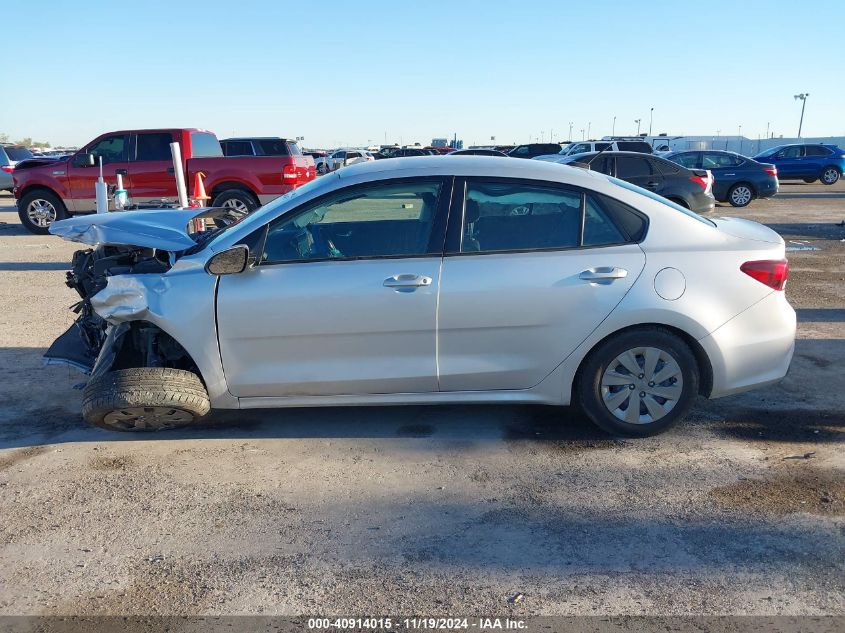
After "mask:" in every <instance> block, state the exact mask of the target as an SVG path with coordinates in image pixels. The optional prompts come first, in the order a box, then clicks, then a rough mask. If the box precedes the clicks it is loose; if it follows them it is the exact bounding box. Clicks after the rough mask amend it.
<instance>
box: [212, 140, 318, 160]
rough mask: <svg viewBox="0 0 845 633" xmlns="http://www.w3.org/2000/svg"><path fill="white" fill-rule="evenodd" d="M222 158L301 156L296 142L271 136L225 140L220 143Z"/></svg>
mask: <svg viewBox="0 0 845 633" xmlns="http://www.w3.org/2000/svg"><path fill="white" fill-rule="evenodd" d="M220 147H221V148H223V156H301V155H302V150H301V149H299V145H297V144H296V141H289V140H288V139H286V138H278V137H273V136H268V137H257V138H227V139H223V140H222V141H220Z"/></svg>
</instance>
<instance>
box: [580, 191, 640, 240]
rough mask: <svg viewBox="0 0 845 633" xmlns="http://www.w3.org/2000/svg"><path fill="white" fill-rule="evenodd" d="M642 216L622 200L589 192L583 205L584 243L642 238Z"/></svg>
mask: <svg viewBox="0 0 845 633" xmlns="http://www.w3.org/2000/svg"><path fill="white" fill-rule="evenodd" d="M647 226H648V222H647V221H646V219H645V217H644V216H643V215H642V214H640V213H637V212H636V211H634V210H633V209H632V208H631V207H629V206H628V205H627V204H625V203H623V202H619V201H618V200H614V199H613V198H609V197H607V196H604V195H602V194H600V193H589V194H587V196H586V200H585V204H584V240H583V244H584V246H604V245H608V244H622V243H625V242H639V241H640V240H641V239H643V237H645V231H646V227H647Z"/></svg>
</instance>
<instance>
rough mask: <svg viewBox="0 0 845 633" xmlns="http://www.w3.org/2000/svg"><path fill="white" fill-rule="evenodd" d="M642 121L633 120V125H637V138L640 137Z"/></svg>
mask: <svg viewBox="0 0 845 633" xmlns="http://www.w3.org/2000/svg"><path fill="white" fill-rule="evenodd" d="M642 121H643V120H642V119H634V123H636V124H637V136H639V135H640V123H642Z"/></svg>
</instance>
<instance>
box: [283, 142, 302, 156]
mask: <svg viewBox="0 0 845 633" xmlns="http://www.w3.org/2000/svg"><path fill="white" fill-rule="evenodd" d="M287 146H288V153H289V154H290V155H291V156H302V150H301V149H299V144H298V143H291V142H290V141H288V143H287Z"/></svg>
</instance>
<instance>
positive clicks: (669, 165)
mask: <svg viewBox="0 0 845 633" xmlns="http://www.w3.org/2000/svg"><path fill="white" fill-rule="evenodd" d="M652 162H653V163H654V164H656V165H657V168H658V169H659V170H660V172H661V173H662V174H663V175H664V176H672V175H674V174H677V173H678V171H680V167H679V166H678V165H676V164H675V163H673V162H672V161H671V160H657V159H653V161H652Z"/></svg>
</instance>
